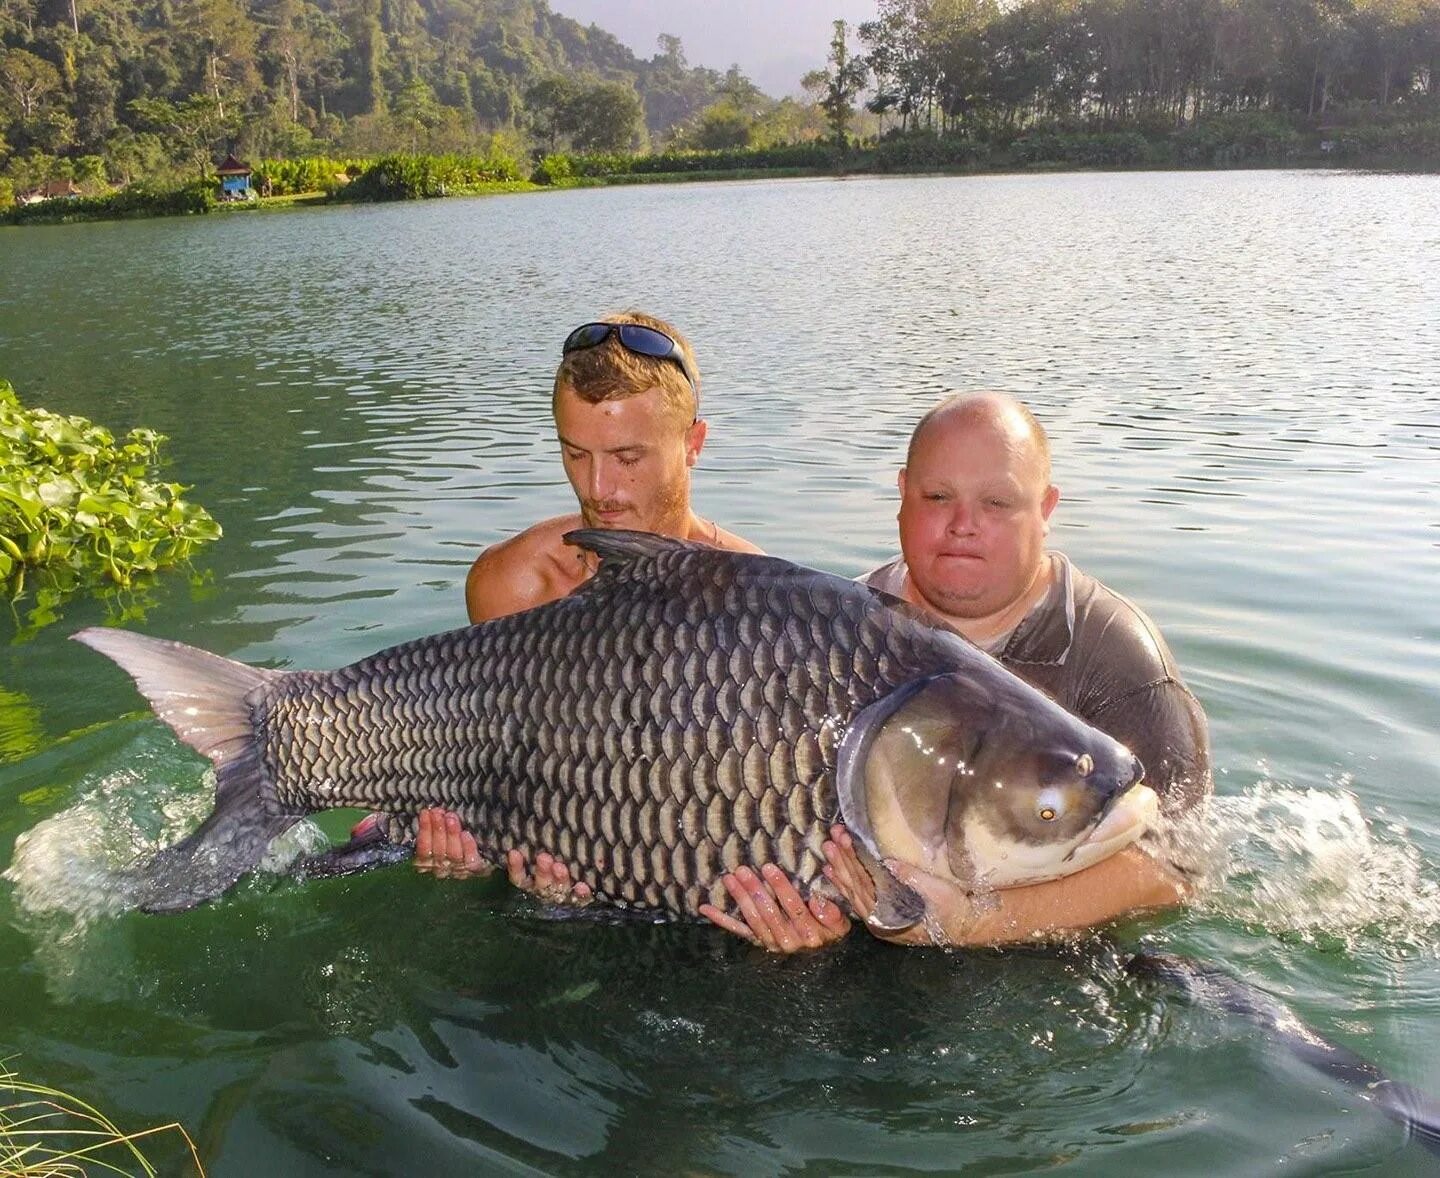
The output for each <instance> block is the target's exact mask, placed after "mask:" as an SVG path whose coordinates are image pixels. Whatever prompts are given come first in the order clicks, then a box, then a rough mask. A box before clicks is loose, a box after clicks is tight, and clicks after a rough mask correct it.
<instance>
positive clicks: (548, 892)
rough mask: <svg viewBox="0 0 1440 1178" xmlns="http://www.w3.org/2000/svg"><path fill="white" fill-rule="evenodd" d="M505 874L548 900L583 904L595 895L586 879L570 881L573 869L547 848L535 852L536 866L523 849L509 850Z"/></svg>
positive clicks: (523, 887) (517, 885)
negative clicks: (549, 852)
mask: <svg viewBox="0 0 1440 1178" xmlns="http://www.w3.org/2000/svg"><path fill="white" fill-rule="evenodd" d="M505 874H506V875H507V876H509V877H510V882H511V883H512V884H513V885H514V886H515V887H517V888H519V889H520V890H521V891H522V892H529V893H530V894H531V895H533V896H535V897H537V898H538V899H540V900H543V901H544V902H545V903H547V904H574V905H577V906H583V905H585V904H588V903H590V901H591V900H592V899H593V898H594V897H593V893H592V892H591V890H590V885H589V884H587V883H586V882H585V881H584V880H576V881H575V883H574V884H573V886H572V884H571V882H570V869H569V868H568V867H566V866H565V864H563V863H561V862H560V860H559V859H556V858H555V857H554V856H553V855H549V854H547V853H546V852H544V851H541V852H540V854H538V855H536V856H535V867H534V870H533V871H532V870H531V867H530V864H529V863H528V862H527V861H526V859H525V855H524V853H523V852H521V851H507V852H506V853H505Z"/></svg>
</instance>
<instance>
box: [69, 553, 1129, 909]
mask: <svg viewBox="0 0 1440 1178" xmlns="http://www.w3.org/2000/svg"><path fill="white" fill-rule="evenodd" d="M566 538H567V540H568V541H569V542H571V543H573V544H576V545H578V546H580V547H582V548H585V549H588V550H590V551H591V552H594V553H596V554H597V555H598V556H599V557H600V563H599V569H598V572H597V573H596V575H595V576H594V577H593V578H591V580H589V581H588V582H587V583H586V584H585V585H583V586H582V587H581V588H579V589H578V590H576V591H575V592H574V593H572V594H571V595H570V596H568V597H565V598H563V599H561V600H559V601H555V602H552V603H550V604H548V605H544V606H541V607H539V608H537V609H533V610H529V611H527V612H525V613H522V614H516V615H513V616H510V617H505V618H499V619H496V620H494V621H490V622H486V623H483V624H481V625H477V626H470V627H468V628H465V629H460V630H454V631H451V632H449V633H445V634H437V635H434V636H432V637H428V638H421V639H417V640H415V641H413V642H407V643H403V644H402V645H399V646H394V647H391V648H390V649H388V650H382V651H380V652H379V653H377V654H374V655H371V656H370V657H368V658H365V659H362V660H360V661H359V662H356V663H353V664H351V665H350V666H347V667H341V668H340V669H339V670H334V671H275V670H266V669H261V668H256V667H250V666H247V665H245V664H243V663H238V662H234V661H231V660H229V659H224V658H221V657H220V656H218V655H214V654H210V653H208V652H205V651H202V650H197V649H195V648H193V647H188V646H185V645H183V644H181V643H177V642H167V641H163V640H159V639H155V638H149V637H145V636H142V635H139V634H133V633H129V632H126V631H122V630H115V629H98V628H91V629H87V630H83V631H81V632H79V633H77V634H76V635H75V637H76V638H77V639H78V640H79V641H81V642H83V643H85V644H86V645H88V646H90V647H92V648H94V649H95V650H97V651H100V652H101V653H103V654H106V655H108V656H109V657H110V658H112V659H113V660H114V661H115V662H117V663H118V664H119V665H120V666H121V667H122V668H124V670H125V671H127V672H128V673H129V674H130V675H131V677H132V678H133V679H134V680H135V683H136V685H137V686H138V687H139V689H140V691H141V692H142V693H143V694H144V696H145V697H146V699H147V700H148V701H149V703H150V705H151V707H152V708H153V709H154V711H155V713H156V714H157V715H158V716H159V717H160V719H161V720H163V721H164V722H165V723H166V724H168V725H169V726H170V727H171V728H172V729H173V730H174V731H175V733H176V735H177V736H179V738H180V739H181V740H182V741H184V742H185V743H186V744H188V745H190V746H192V747H193V748H195V749H197V750H198V751H199V752H201V753H203V754H204V755H205V756H206V757H208V758H209V759H210V760H211V761H212V762H213V763H214V766H215V772H216V781H217V787H216V805H215V809H214V811H213V812H212V813H211V815H210V816H209V817H208V818H207V819H206V820H205V821H204V822H203V823H202V824H201V826H200V827H199V828H198V829H197V830H196V831H195V832H194V833H193V834H192V835H190V836H189V837H188V838H186V839H184V840H182V841H181V842H179V843H177V844H175V845H174V846H172V847H168V848H166V849H164V850H162V851H160V852H159V853H158V854H157V855H156V856H155V857H154V858H153V859H152V860H151V861H150V862H149V863H148V864H147V865H146V866H145V868H144V869H143V873H144V876H145V879H146V883H145V886H144V890H143V900H142V906H143V907H146V908H148V909H150V910H158V911H174V910H180V909H184V908H188V907H191V906H193V905H195V904H198V903H201V902H202V901H205V900H208V899H210V898H213V897H215V896H218V895H220V894H221V893H222V892H224V891H225V890H226V889H228V888H229V887H230V886H231V885H233V884H234V883H235V882H236V881H237V880H238V879H239V878H240V877H241V876H242V875H244V874H245V873H246V872H247V871H249V870H251V869H252V868H253V867H254V866H255V865H256V864H257V863H258V862H259V860H260V859H261V857H262V856H263V854H264V852H265V849H266V846H267V844H268V843H269V842H270V841H271V840H272V839H273V838H275V837H276V836H277V835H279V834H280V833H281V832H283V831H284V830H285V829H286V828H287V827H289V826H290V825H292V824H293V823H295V822H296V821H298V820H299V819H300V818H301V817H302V816H303V815H305V814H309V813H313V812H315V811H318V810H322V809H327V808H334V807H363V808H367V809H371V810H378V811H380V812H382V813H383V814H385V815H389V816H390V818H391V820H392V821H391V825H392V830H393V832H394V833H395V835H396V837H399V838H405V837H413V833H414V829H415V823H416V818H417V815H418V814H419V812H420V811H421V810H422V809H424V808H426V807H431V806H443V807H446V808H448V809H451V810H455V811H457V812H458V813H459V815H460V816H461V818H462V819H463V821H464V822H465V824H466V826H467V827H468V828H469V829H470V830H471V831H472V832H473V833H474V835H475V839H476V842H477V844H478V846H479V849H480V852H481V854H482V855H483V856H484V857H485V858H487V859H490V860H492V861H497V860H498V859H499V858H500V857H501V856H503V854H504V852H505V850H506V849H508V848H517V849H519V850H520V851H522V852H524V853H525V854H526V855H527V856H531V857H532V858H533V856H535V855H536V854H538V853H539V852H541V851H548V852H549V853H550V854H552V855H554V856H555V857H556V858H557V859H559V860H560V861H561V862H563V863H565V864H567V865H568V866H569V867H570V869H571V871H572V873H573V875H574V876H575V878H577V879H579V880H583V881H584V882H586V883H588V884H589V885H590V887H591V889H592V890H593V892H594V896H595V898H596V900H597V901H598V902H600V903H603V904H609V905H612V906H616V907H621V908H636V909H645V910H650V911H659V912H665V913H670V914H675V915H691V916H693V915H695V914H696V913H697V910H698V908H699V907H700V905H701V904H704V903H706V902H710V903H715V904H723V903H724V902H725V892H724V888H723V885H722V884H721V882H720V877H721V875H722V874H723V873H724V872H726V871H729V870H731V869H733V868H735V867H737V866H740V865H741V864H745V863H749V864H761V863H766V862H773V863H776V864H778V865H779V866H780V867H781V868H783V869H784V870H785V871H786V872H787V873H789V874H790V875H791V876H793V877H794V878H795V879H796V880H797V882H798V885H799V887H800V888H801V890H802V892H803V891H806V890H808V889H812V888H817V887H824V888H828V887H829V884H828V882H827V881H825V880H824V877H823V875H822V874H821V867H822V851H821V846H822V843H823V841H824V839H825V838H826V837H827V833H828V827H829V825H830V824H831V823H832V822H834V821H837V820H839V821H843V822H845V823H846V825H847V826H848V827H849V828H850V830H851V831H852V833H853V834H854V835H855V836H856V839H857V842H858V844H859V846H860V847H861V849H862V858H863V859H864V861H865V863H866V866H867V868H868V869H869V870H870V871H871V873H872V874H873V875H875V876H876V883H877V889H878V892H879V904H878V906H877V910H876V914H875V916H874V917H873V918H872V923H874V924H876V925H877V926H879V927H881V928H884V929H899V928H904V927H907V926H909V925H911V924H913V923H915V922H916V921H917V920H919V919H922V918H923V916H924V910H923V909H924V903H923V901H922V900H921V898H920V897H919V895H918V894H917V893H915V892H914V891H913V890H911V889H909V888H908V887H906V886H905V885H903V884H901V883H900V881H899V880H897V879H896V878H895V877H894V876H893V875H891V874H890V873H889V872H888V871H887V870H886V869H885V868H884V866H883V864H882V863H881V862H880V860H881V859H883V858H885V857H894V858H898V859H901V860H903V861H905V862H909V863H913V864H915V865H917V866H919V867H922V868H924V869H925V870H927V871H931V872H933V873H936V874H939V875H941V876H944V877H947V878H951V879H954V880H957V881H959V882H961V883H962V884H964V885H966V886H968V887H974V888H995V887H1007V886H1013V885H1016V884H1023V883H1030V882H1036V881H1039V880H1044V879H1052V878H1056V877H1059V876H1062V875H1066V874H1069V873H1070V872H1073V871H1077V870H1079V869H1080V868H1082V867H1085V866H1088V865H1089V864H1091V863H1094V862H1096V861H1098V860H1100V859H1103V858H1105V857H1106V856H1107V855H1110V854H1113V853H1114V852H1115V851H1117V850H1119V849H1120V848H1121V847H1123V846H1125V845H1127V844H1129V843H1130V842H1132V841H1134V839H1135V838H1137V837H1138V836H1139V835H1140V834H1141V833H1143V831H1144V829H1145V828H1146V827H1147V826H1148V824H1149V822H1150V821H1151V820H1153V818H1154V815H1155V811H1156V807H1155V795H1154V794H1153V793H1152V792H1151V791H1150V790H1149V789H1148V788H1147V787H1145V786H1143V785H1140V784H1138V783H1139V780H1140V777H1141V774H1142V768H1141V766H1140V764H1139V762H1138V761H1137V760H1136V758H1135V757H1134V756H1133V755H1131V753H1130V752H1129V751H1128V750H1127V749H1126V748H1124V747H1123V746H1122V745H1120V744H1119V743H1117V742H1116V741H1114V740H1112V739H1111V738H1110V737H1108V736H1106V735H1104V734H1103V733H1101V732H1098V731H1096V730H1095V729H1093V728H1091V727H1089V726H1087V725H1086V724H1084V723H1082V722H1081V721H1080V720H1078V719H1076V718H1075V717H1074V716H1072V715H1070V714H1069V713H1068V712H1066V711H1064V710H1063V709H1062V708H1060V707H1059V706H1058V705H1057V704H1055V703H1054V702H1053V701H1052V700H1050V699H1049V698H1048V697H1046V696H1045V695H1043V694H1042V693H1040V692H1039V691H1037V690H1035V689H1034V688H1032V687H1030V686H1029V685H1028V684H1026V683H1025V682H1023V681H1022V680H1021V679H1019V678H1017V677H1016V676H1014V675H1013V674H1011V673H1010V672H1009V671H1007V670H1005V669H1004V668H1003V667H1001V666H1000V664H999V663H998V662H996V661H995V660H994V659H992V658H991V657H990V656H989V655H987V654H985V653H984V652H982V651H980V650H979V649H978V648H976V647H975V646H973V645H971V644H970V643H969V642H967V641H966V640H965V639H963V638H961V637H960V636H959V635H958V634H956V633H955V632H953V631H951V630H949V629H947V628H944V627H942V626H939V625H937V624H935V623H934V622H933V621H930V620H927V618H926V617H925V615H924V614H923V613H921V612H920V611H918V610H916V609H914V608H912V607H910V606H908V605H905V604H903V603H901V602H898V601H896V600H895V599H893V598H890V597H887V596H885V595H884V594H881V593H878V592H877V591H875V590H872V589H869V588H867V587H865V586H862V585H859V584H856V583H855V582H853V581H847V580H844V579H842V578H840V577H836V576H831V575H828V574H825V573H820V572H816V571H814V570H812V569H806V568H803V567H800V566H798V565H794V564H791V563H789V562H787V561H784V560H780V559H777V558H774V557H768V556H752V555H740V554H735V553H728V552H720V551H717V550H714V549H711V548H708V547H706V546H703V545H698V544H692V543H687V542H682V541H678V540H672V539H667V538H663V537H659V536H654V535H648V534H644V533H636V532H620V531H597V530H589V531H579V532H574V533H571V534H570V535H569V536H567V537H566ZM832 894H833V893H832Z"/></svg>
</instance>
